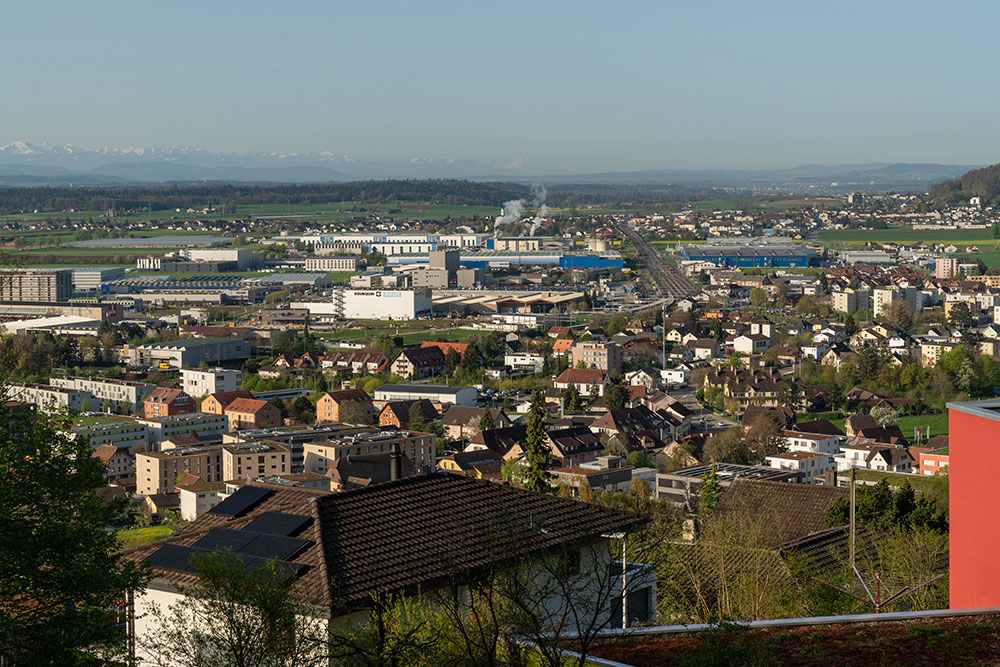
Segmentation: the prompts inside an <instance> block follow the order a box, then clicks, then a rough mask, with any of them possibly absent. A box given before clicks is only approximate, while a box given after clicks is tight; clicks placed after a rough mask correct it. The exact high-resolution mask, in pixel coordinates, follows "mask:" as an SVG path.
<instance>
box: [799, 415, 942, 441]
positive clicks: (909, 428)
mask: <svg viewBox="0 0 1000 667" xmlns="http://www.w3.org/2000/svg"><path fill="white" fill-rule="evenodd" d="M813 419H826V420H829V421H830V422H831V423H833V424H836V425H837V428H839V429H841V430H843V428H844V421H845V418H844V417H843V416H842V415H840V414H839V413H836V412H823V413H802V414H798V415H796V421H800V422H802V421H810V420H813ZM896 424H897V425H898V426H899V430H901V431H902V432H903V436H905V437H906V439H907V440H910V441H911V443H910V444H916V443H915V442H912V441H913V427H914V426H919V427H920V437H921V438H923V437H924V429H926V428H927V427H928V426H930V427H931V437H932V438H933V437H934V436H936V435H947V434H948V415H947V414H939V415H910V416H906V417H900V418H899V421H897V422H896Z"/></svg>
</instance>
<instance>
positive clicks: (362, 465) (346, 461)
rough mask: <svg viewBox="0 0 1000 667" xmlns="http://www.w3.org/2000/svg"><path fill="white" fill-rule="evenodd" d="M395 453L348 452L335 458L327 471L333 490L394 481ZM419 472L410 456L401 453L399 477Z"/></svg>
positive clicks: (345, 489) (411, 475) (402, 477)
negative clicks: (353, 453)
mask: <svg viewBox="0 0 1000 667" xmlns="http://www.w3.org/2000/svg"><path fill="white" fill-rule="evenodd" d="M393 456H394V455H393V454H391V453H390V454H362V455H360V456H355V455H352V454H348V455H347V456H345V457H343V458H339V459H337V460H335V461H334V462H333V463H332V464H331V465H330V467H329V468H328V469H327V471H326V476H327V477H329V478H330V488H331V489H332V490H333V491H348V490H350V489H357V488H363V487H367V486H372V485H373V484H385V483H386V482H390V481H392V475H393V472H392V457H393ZM415 474H417V469H416V468H415V467H414V465H413V462H412V461H410V459H409V458H407V457H406V456H403V455H402V454H400V455H399V479H406V478H407V477H413V476H414V475H415Z"/></svg>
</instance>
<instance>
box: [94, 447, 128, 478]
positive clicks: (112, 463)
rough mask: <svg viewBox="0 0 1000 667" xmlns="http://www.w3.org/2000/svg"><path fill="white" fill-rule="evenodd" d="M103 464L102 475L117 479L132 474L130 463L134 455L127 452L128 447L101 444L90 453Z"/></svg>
mask: <svg viewBox="0 0 1000 667" xmlns="http://www.w3.org/2000/svg"><path fill="white" fill-rule="evenodd" d="M91 456H93V457H94V458H95V459H98V460H99V461H100V462H101V463H103V464H104V467H105V469H106V470H105V473H104V476H105V477H106V478H107V479H118V478H121V477H128V476H130V475H131V474H132V464H133V463H135V457H134V456H131V455H130V454H129V453H128V447H122V448H119V447H115V446H114V445H101V446H100V447H98V448H97V449H95V450H94V453H93V454H91Z"/></svg>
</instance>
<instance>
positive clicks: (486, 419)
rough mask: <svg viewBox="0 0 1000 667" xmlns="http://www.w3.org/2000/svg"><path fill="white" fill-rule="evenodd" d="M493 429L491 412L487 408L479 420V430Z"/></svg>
mask: <svg viewBox="0 0 1000 667" xmlns="http://www.w3.org/2000/svg"><path fill="white" fill-rule="evenodd" d="M493 428H494V425H493V412H492V411H491V410H490V409H489V408H484V409H483V416H482V417H480V418H479V430H480V431H481V432H482V431H492V430H493Z"/></svg>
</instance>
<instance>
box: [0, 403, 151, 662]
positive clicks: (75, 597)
mask: <svg viewBox="0 0 1000 667" xmlns="http://www.w3.org/2000/svg"><path fill="white" fill-rule="evenodd" d="M2 419H3V422H4V423H3V428H2V429H0V599H2V600H3V604H0V655H3V656H4V658H5V660H6V661H9V662H10V664H12V665H70V664H72V665H99V664H107V663H110V662H114V661H115V659H116V658H120V657H122V654H123V652H124V648H125V643H124V640H125V637H124V634H123V633H122V630H121V628H116V627H114V625H113V623H112V618H111V617H110V615H109V611H108V610H110V609H112V608H114V607H116V606H120V605H121V604H122V601H123V600H125V599H126V598H127V597H128V592H129V591H132V590H135V589H137V588H139V587H140V586H142V584H143V582H144V580H145V576H144V575H143V573H142V572H141V571H140V570H139V569H138V567H136V566H135V565H134V564H132V563H130V562H128V561H125V560H123V559H122V558H121V557H120V556H119V555H117V553H116V551H117V550H118V542H117V538H116V536H115V533H113V532H110V531H108V530H106V528H107V526H108V525H111V524H113V523H116V522H119V521H121V520H123V519H124V517H125V516H126V511H127V507H126V506H125V503H124V502H113V503H110V504H105V502H104V501H103V499H102V497H101V496H100V495H99V494H98V493H97V492H96V491H95V489H97V488H99V487H101V486H103V485H104V483H105V480H104V473H105V470H104V467H103V465H102V464H101V463H100V462H99V461H98V460H97V459H94V458H92V457H91V447H90V443H89V442H88V441H87V439H86V438H76V439H72V438H70V437H68V436H67V435H66V434H67V433H68V432H69V431H70V430H71V427H72V423H71V422H70V420H69V419H68V418H65V417H61V416H59V417H53V416H49V415H46V414H45V413H43V412H42V411H32V412H21V411H17V410H13V411H7V412H5V413H4V415H3V417H2Z"/></svg>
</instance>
